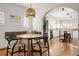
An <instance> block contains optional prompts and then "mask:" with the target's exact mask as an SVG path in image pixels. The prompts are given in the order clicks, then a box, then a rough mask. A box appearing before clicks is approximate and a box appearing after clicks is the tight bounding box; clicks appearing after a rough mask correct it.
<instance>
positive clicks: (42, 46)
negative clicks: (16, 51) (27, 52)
mask: <svg viewBox="0 0 79 59" xmlns="http://www.w3.org/2000/svg"><path fill="white" fill-rule="evenodd" d="M35 34H41V33H38V32H35ZM45 40H46V41H45ZM35 41H36V43H35V44H33V48H32V49H34V50H37V47H38V51H37V52H38V53H40V56H42V55H43V53H45V52H47V54H48V56H49V55H50V53H49V42H48V37H47V36H43V37H42V38H41V37H40V38H37V39H36V40H35Z"/></svg>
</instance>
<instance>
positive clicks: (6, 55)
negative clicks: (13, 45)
mask: <svg viewBox="0 0 79 59" xmlns="http://www.w3.org/2000/svg"><path fill="white" fill-rule="evenodd" d="M8 50H9V46H7V51H6V56H8Z"/></svg>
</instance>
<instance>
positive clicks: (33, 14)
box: [26, 4, 36, 20]
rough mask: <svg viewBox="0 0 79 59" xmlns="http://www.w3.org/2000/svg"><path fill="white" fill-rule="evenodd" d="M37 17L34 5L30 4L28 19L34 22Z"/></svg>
mask: <svg viewBox="0 0 79 59" xmlns="http://www.w3.org/2000/svg"><path fill="white" fill-rule="evenodd" d="M35 15H36V14H35V10H34V9H33V8H32V4H30V8H28V9H27V10H26V17H28V18H29V19H31V20H32V19H33V18H34V17H35Z"/></svg>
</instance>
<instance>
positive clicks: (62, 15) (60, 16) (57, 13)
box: [48, 7, 78, 20]
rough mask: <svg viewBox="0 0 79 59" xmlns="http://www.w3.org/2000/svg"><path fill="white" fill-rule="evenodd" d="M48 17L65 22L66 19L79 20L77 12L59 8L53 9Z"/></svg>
mask: <svg viewBox="0 0 79 59" xmlns="http://www.w3.org/2000/svg"><path fill="white" fill-rule="evenodd" d="M62 8H64V11H62ZM67 14H69V15H67ZM48 16H49V17H54V18H57V20H64V19H66V20H70V19H71V20H72V19H77V18H78V13H77V12H76V11H75V10H73V9H71V8H68V7H57V8H55V9H53V10H52V11H50V12H49V13H48Z"/></svg>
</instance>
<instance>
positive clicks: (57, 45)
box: [0, 38, 79, 56]
mask: <svg viewBox="0 0 79 59" xmlns="http://www.w3.org/2000/svg"><path fill="white" fill-rule="evenodd" d="M49 43H50V44H49V45H50V56H77V55H79V40H78V39H73V40H72V42H71V43H65V42H60V41H59V39H58V38H55V39H51V40H49ZM43 50H44V49H43ZM26 55H27V52H26ZM33 55H34V56H39V53H33ZM0 56H6V49H0ZM14 56H23V53H16V54H14ZM43 56H47V52H46V53H44V54H43Z"/></svg>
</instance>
